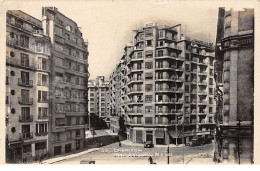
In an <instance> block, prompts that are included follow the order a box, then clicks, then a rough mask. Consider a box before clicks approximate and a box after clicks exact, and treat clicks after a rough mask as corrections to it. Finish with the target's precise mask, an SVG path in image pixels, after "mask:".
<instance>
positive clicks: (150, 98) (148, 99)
mask: <svg viewBox="0 0 260 171" xmlns="http://www.w3.org/2000/svg"><path fill="white" fill-rule="evenodd" d="M152 100H153V96H151V95H146V96H145V102H152Z"/></svg>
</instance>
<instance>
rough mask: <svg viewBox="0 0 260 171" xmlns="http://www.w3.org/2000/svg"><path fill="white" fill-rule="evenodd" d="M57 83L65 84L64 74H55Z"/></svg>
mask: <svg viewBox="0 0 260 171" xmlns="http://www.w3.org/2000/svg"><path fill="white" fill-rule="evenodd" d="M55 81H57V82H63V74H62V73H55Z"/></svg>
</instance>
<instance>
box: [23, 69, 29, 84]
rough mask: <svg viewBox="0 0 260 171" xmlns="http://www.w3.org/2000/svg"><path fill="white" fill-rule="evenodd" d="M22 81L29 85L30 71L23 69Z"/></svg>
mask: <svg viewBox="0 0 260 171" xmlns="http://www.w3.org/2000/svg"><path fill="white" fill-rule="evenodd" d="M21 81H22V84H23V85H29V82H30V81H29V72H24V71H21Z"/></svg>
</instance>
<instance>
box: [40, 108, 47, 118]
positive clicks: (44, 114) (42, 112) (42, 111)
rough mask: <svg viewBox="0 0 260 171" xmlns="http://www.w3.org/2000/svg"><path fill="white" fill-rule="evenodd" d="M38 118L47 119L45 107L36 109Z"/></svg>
mask: <svg viewBox="0 0 260 171" xmlns="http://www.w3.org/2000/svg"><path fill="white" fill-rule="evenodd" d="M38 116H39V117H47V116H48V108H46V107H39V108H38Z"/></svg>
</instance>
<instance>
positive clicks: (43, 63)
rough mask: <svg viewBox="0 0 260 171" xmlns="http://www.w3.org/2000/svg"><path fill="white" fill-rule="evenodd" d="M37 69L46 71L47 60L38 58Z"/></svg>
mask: <svg viewBox="0 0 260 171" xmlns="http://www.w3.org/2000/svg"><path fill="white" fill-rule="evenodd" d="M38 69H40V70H47V59H45V58H42V57H39V58H38Z"/></svg>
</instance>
